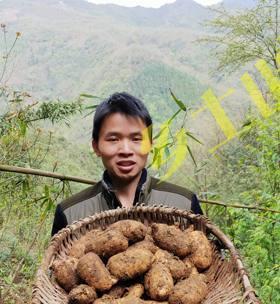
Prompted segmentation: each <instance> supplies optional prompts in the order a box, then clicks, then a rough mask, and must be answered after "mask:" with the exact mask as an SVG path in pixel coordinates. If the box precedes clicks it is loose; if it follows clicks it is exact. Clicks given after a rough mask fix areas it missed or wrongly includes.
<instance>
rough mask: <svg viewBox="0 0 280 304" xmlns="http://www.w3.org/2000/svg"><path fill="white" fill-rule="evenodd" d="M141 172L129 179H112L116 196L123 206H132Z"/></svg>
mask: <svg viewBox="0 0 280 304" xmlns="http://www.w3.org/2000/svg"><path fill="white" fill-rule="evenodd" d="M140 178H141V172H140V173H139V175H137V176H136V177H135V178H134V179H132V180H131V181H121V180H113V187H114V189H115V190H116V196H117V198H118V199H119V201H120V202H121V205H122V206H123V207H132V206H133V201H134V197H135V193H136V189H137V185H138V183H139V180H140Z"/></svg>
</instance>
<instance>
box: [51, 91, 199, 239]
mask: <svg viewBox="0 0 280 304" xmlns="http://www.w3.org/2000/svg"><path fill="white" fill-rule="evenodd" d="M151 127H152V119H151V117H150V114H149V112H148V111H147V109H146V107H145V106H144V104H143V103H142V102H141V101H140V100H139V99H137V98H135V97H133V96H131V95H129V94H127V93H115V94H113V95H112V96H111V97H109V98H108V99H107V100H105V101H103V102H102V103H101V104H100V105H99V106H98V107H97V109H96V112H95V116H94V121H93V132H92V147H93V149H94V152H95V153H96V154H97V156H99V157H101V159H102V162H103V165H104V167H105V171H104V173H103V177H102V180H101V181H99V182H98V183H97V184H96V185H94V186H91V187H89V188H87V189H85V190H83V191H81V192H80V193H78V194H76V195H74V196H72V197H70V198H68V199H66V200H64V201H63V202H62V203H60V204H59V205H58V206H57V208H56V212H55V218H54V223H53V228H52V235H54V234H55V233H57V232H58V231H59V230H60V229H62V228H64V227H66V226H67V225H68V224H71V223H72V222H74V221H76V220H79V219H82V218H84V217H86V216H89V215H93V214H94V213H96V212H101V211H105V210H108V209H115V208H117V207H125V208H128V207H132V206H133V205H135V204H136V203H143V204H146V205H155V204H157V205H166V206H172V207H177V208H179V209H186V210H192V211H193V212H194V213H199V214H202V210H201V208H200V205H199V202H198V199H197V197H196V195H195V194H194V193H192V192H191V191H189V190H187V189H185V188H183V187H179V186H176V185H173V184H170V183H167V182H161V183H159V180H158V179H156V178H153V177H150V176H148V174H147V170H146V169H145V165H146V163H147V158H148V153H149V149H147V148H146V149H143V147H144V146H146V147H147V146H150V145H151V144H152V128H151ZM147 130H148V131H147ZM145 132H146V133H145ZM144 134H148V135H147V136H144ZM145 141H146V142H145Z"/></svg>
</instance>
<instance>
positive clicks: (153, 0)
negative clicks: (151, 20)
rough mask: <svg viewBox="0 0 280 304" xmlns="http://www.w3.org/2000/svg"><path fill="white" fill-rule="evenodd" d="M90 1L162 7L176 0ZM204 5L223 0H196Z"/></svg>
mask: <svg viewBox="0 0 280 304" xmlns="http://www.w3.org/2000/svg"><path fill="white" fill-rule="evenodd" d="M87 1H88V2H92V3H96V4H106V3H113V4H119V5H123V6H137V5H141V6H145V7H160V6H162V5H164V4H167V3H172V2H175V0H87ZM194 1H195V2H198V3H200V4H202V5H211V4H215V3H218V2H221V0H194Z"/></svg>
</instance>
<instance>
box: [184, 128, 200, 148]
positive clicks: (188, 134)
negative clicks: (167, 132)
mask: <svg viewBox="0 0 280 304" xmlns="http://www.w3.org/2000/svg"><path fill="white" fill-rule="evenodd" d="M186 135H187V136H188V137H190V138H191V139H193V140H194V141H196V142H198V143H199V144H201V145H203V143H202V142H201V141H200V140H199V139H197V138H196V137H194V136H193V135H192V133H190V132H188V131H186Z"/></svg>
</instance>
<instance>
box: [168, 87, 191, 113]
mask: <svg viewBox="0 0 280 304" xmlns="http://www.w3.org/2000/svg"><path fill="white" fill-rule="evenodd" d="M169 91H170V94H171V96H172V98H173V100H174V101H175V102H176V104H177V105H178V106H179V108H180V109H181V110H183V111H184V112H186V111H187V108H186V106H185V104H184V103H183V102H182V101H181V100H180V99H178V98H177V97H176V96H175V95H174V93H173V92H172V91H171V89H169Z"/></svg>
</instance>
